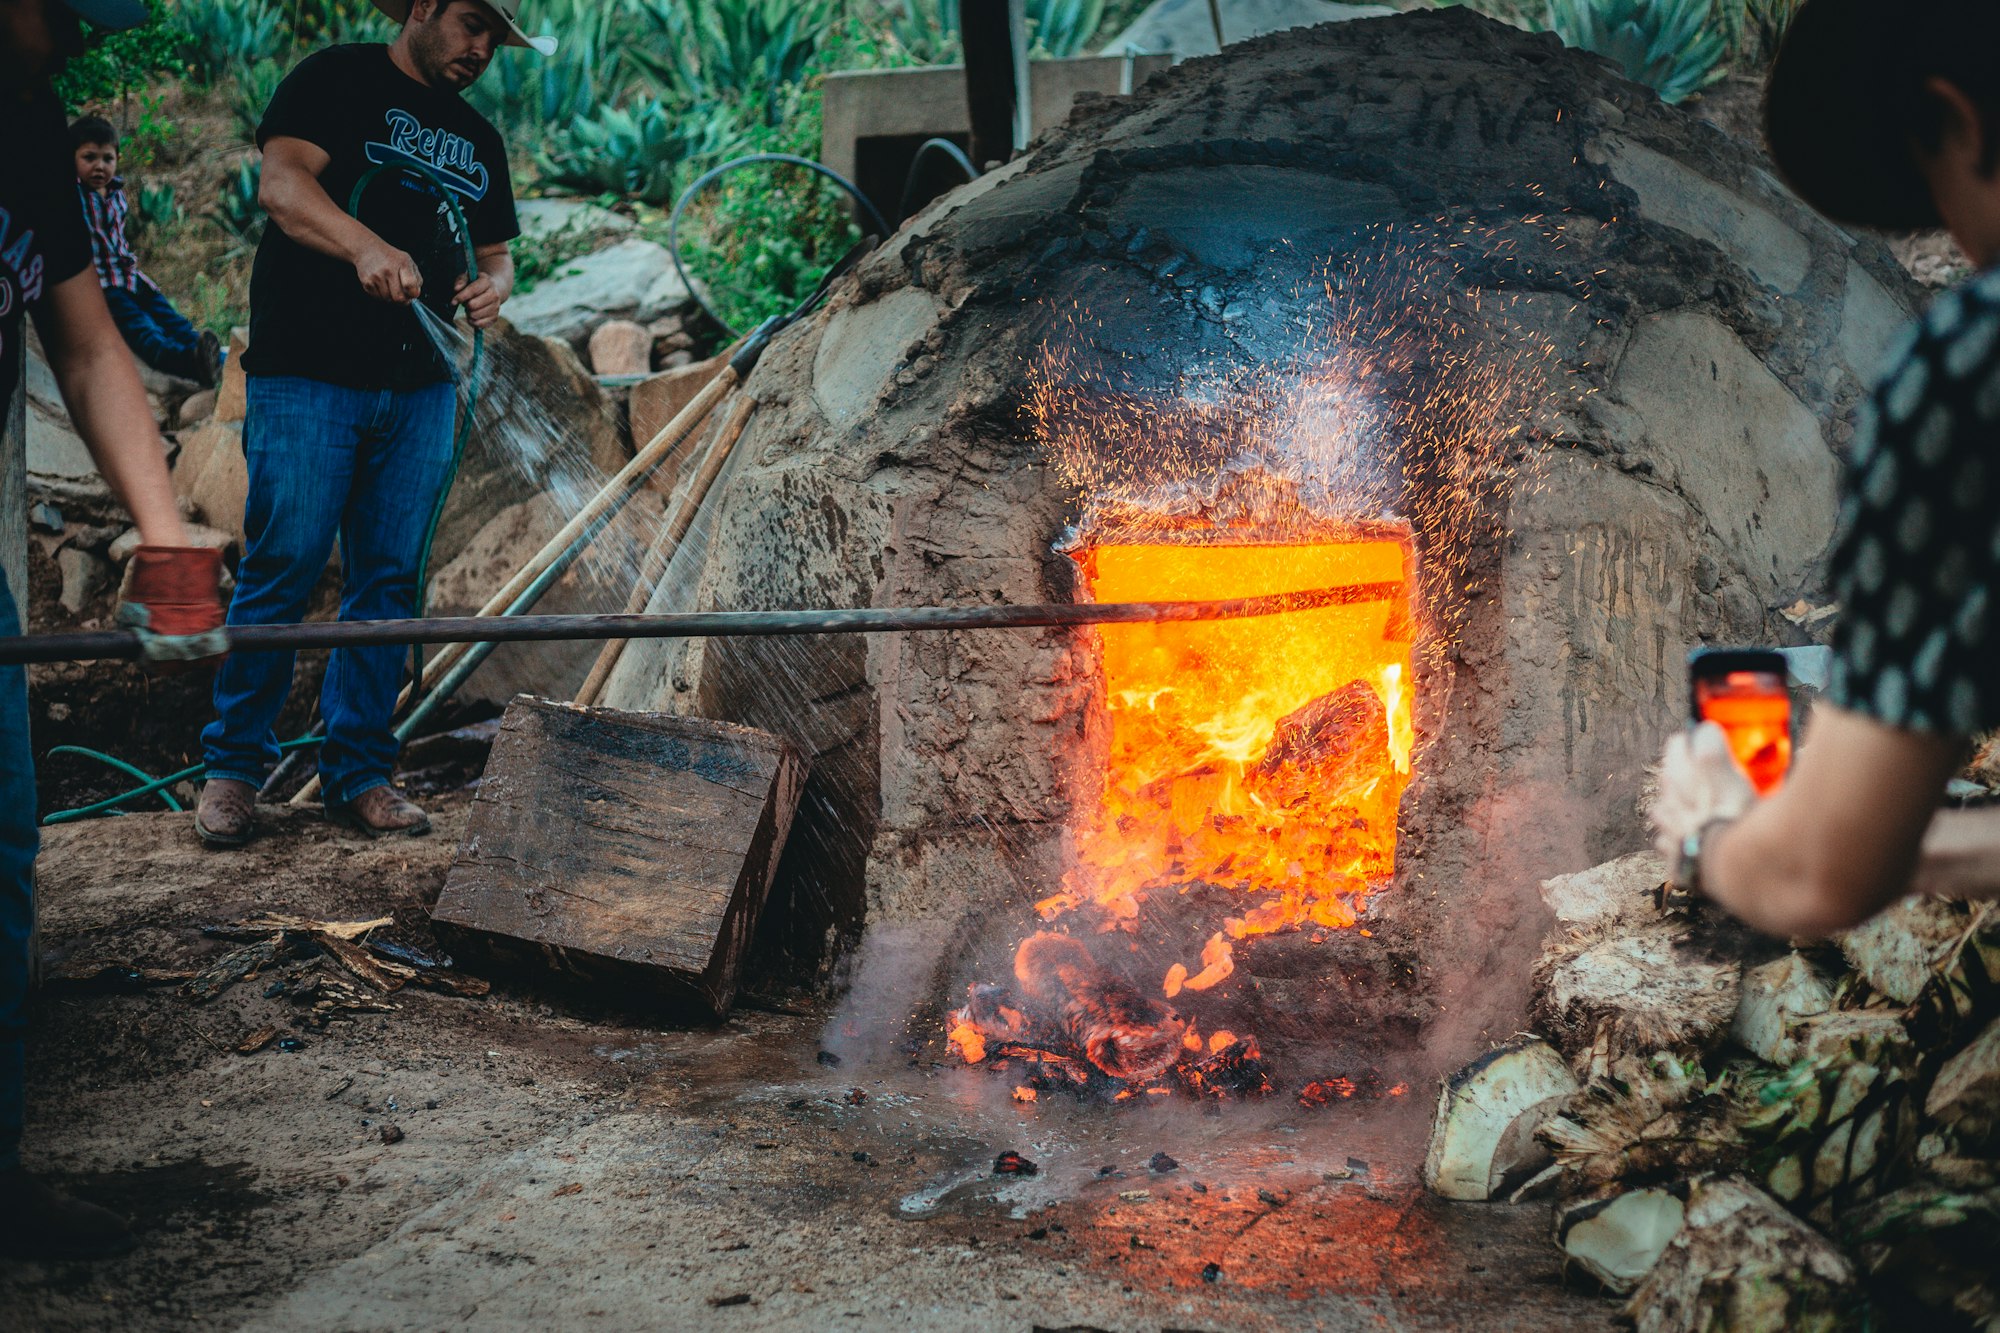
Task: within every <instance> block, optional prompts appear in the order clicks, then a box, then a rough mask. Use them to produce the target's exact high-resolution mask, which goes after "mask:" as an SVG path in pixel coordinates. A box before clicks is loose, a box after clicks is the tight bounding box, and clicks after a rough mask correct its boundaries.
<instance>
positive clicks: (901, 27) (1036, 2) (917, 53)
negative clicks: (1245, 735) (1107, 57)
mask: <svg viewBox="0 0 2000 1333" xmlns="http://www.w3.org/2000/svg"><path fill="white" fill-rule="evenodd" d="M1104 7H1105V0H1028V3H1027V28H1028V48H1029V51H1030V53H1031V54H1033V55H1036V56H1049V57H1054V58H1056V59H1065V58H1067V57H1069V56H1073V55H1077V54H1079V53H1080V52H1082V51H1083V49H1084V47H1085V46H1086V45H1087V44H1088V43H1089V41H1090V39H1091V38H1092V37H1094V36H1095V35H1096V34H1097V30H1098V28H1099V27H1101V26H1103V23H1104ZM882 17H883V23H884V26H885V27H886V28H887V29H888V33H889V35H890V36H891V37H892V38H894V39H895V42H896V45H898V46H900V47H901V48H902V49H903V51H904V52H905V53H907V54H908V55H909V57H910V58H911V59H912V60H914V61H916V62H917V63H918V64H921V65H941V64H944V63H946V62H948V61H953V60H957V59H958V58H959V54H960V37H959V20H958V0H890V2H889V3H888V4H887V5H886V6H885V12H884V14H883V16H882Z"/></svg>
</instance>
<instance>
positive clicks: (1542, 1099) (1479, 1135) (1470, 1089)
mask: <svg viewBox="0 0 2000 1333" xmlns="http://www.w3.org/2000/svg"><path fill="white" fill-rule="evenodd" d="M1350 1090H1351V1089H1350ZM1576 1090H1577V1085H1576V1076H1575V1075H1574V1074H1572V1073H1570V1071H1569V1066H1568V1065H1566V1064H1565V1063H1564V1062H1563V1058H1562V1056H1561V1055H1559V1054H1558V1053H1557V1052H1556V1049H1555V1048H1554V1047H1553V1046H1550V1045H1549V1044H1548V1043H1547V1042H1545V1041H1542V1040H1540V1039H1538V1038H1532V1037H1531V1038H1528V1039H1526V1040H1522V1041H1514V1042H1509V1043H1508V1044H1507V1045H1505V1046H1500V1047H1496V1048H1495V1049H1493V1050H1491V1051H1488V1052H1487V1053H1486V1054H1485V1055H1482V1056H1480V1057H1479V1058H1478V1059H1477V1060H1474V1061H1473V1062H1472V1063H1471V1064H1469V1065H1467V1066H1466V1067H1465V1068H1464V1069H1461V1070H1460V1071H1459V1072H1458V1073H1456V1074H1454V1075H1452V1076H1451V1078H1449V1079H1447V1080H1446V1081H1445V1085H1444V1087H1443V1089H1442V1090H1441V1091H1440V1092H1439V1094H1438V1107H1437V1119H1436V1121H1435V1122H1434V1123H1433V1125H1432V1127H1431V1143H1430V1150H1429V1151H1428V1152H1426V1153H1425V1154H1424V1184H1426V1185H1428V1186H1429V1187H1430V1188H1431V1189H1432V1190H1434V1191H1436V1192H1437V1193H1438V1194H1440V1195H1443V1196H1444V1197H1445V1198H1447V1199H1491V1198H1493V1197H1494V1196H1496V1195H1498V1194H1500V1193H1502V1192H1504V1191H1505V1189H1506V1188H1507V1185H1508V1182H1510V1181H1515V1180H1518V1179H1519V1178H1520V1177H1523V1176H1525V1175H1528V1174H1531V1173H1532V1172H1533V1171H1534V1170H1535V1169H1536V1168H1538V1167H1540V1166H1541V1165H1542V1164H1543V1163H1544V1162H1546V1161H1547V1160H1548V1154H1547V1152H1546V1151H1544V1150H1543V1148H1542V1147H1541V1145H1540V1144H1539V1143H1537V1141H1536V1139H1535V1132H1536V1131H1537V1130H1539V1129H1540V1128H1541V1127H1542V1124H1543V1122H1544V1121H1546V1120H1547V1119H1548V1118H1549V1117H1550V1116H1551V1115H1553V1114H1554V1113H1555V1111H1556V1110H1557V1108H1558V1107H1559V1106H1560V1105H1561V1103H1562V1102H1563V1100H1564V1099H1565V1098H1567V1097H1569V1096H1570V1095H1571V1094H1573V1093H1574V1092H1576Z"/></svg>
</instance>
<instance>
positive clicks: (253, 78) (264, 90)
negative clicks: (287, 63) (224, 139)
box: [229, 60, 285, 142]
mask: <svg viewBox="0 0 2000 1333" xmlns="http://www.w3.org/2000/svg"><path fill="white" fill-rule="evenodd" d="M284 79H285V67H284V66H283V65H280V64H279V63H278V62H277V61H275V60H260V61H258V62H257V63H256V64H254V65H252V66H250V67H249V68H248V69H245V70H243V71H242V72H241V73H239V74H238V75H237V76H236V84H235V87H234V88H233V89H232V90H231V91H230V94H229V110H230V112H231V113H232V114H234V115H235V117H236V128H237V129H238V130H239V131H240V132H241V133H242V135H243V138H244V140H245V141H246V142H251V141H254V140H255V139H256V138H257V124H258V122H259V121H261V120H263V119H264V108H265V107H267V106H269V105H271V98H272V97H273V95H275V94H276V93H277V91H278V85H279V84H280V83H282V82H284Z"/></svg>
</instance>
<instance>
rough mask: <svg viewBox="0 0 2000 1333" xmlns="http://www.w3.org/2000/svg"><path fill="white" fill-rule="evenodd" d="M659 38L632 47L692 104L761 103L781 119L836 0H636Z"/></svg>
mask: <svg viewBox="0 0 2000 1333" xmlns="http://www.w3.org/2000/svg"><path fill="white" fill-rule="evenodd" d="M632 3H633V5H634V6H635V8H636V9H637V10H638V12H639V13H640V14H641V15H643V16H644V17H645V19H646V20H647V21H648V22H649V23H650V24H651V27H652V38H653V40H651V41H646V42H639V43H635V44H634V45H633V46H632V47H630V48H629V51H628V54H629V55H630V56H631V58H632V63H633V64H634V65H636V66H638V67H639V69H640V70H642V71H643V72H644V73H645V74H646V75H647V76H648V77H649V78H650V79H651V80H652V81H653V83H654V85H655V86H656V88H657V89H658V91H659V92H660V93H661V94H663V95H665V96H668V97H671V98H673V99H675V100H678V101H681V102H683V103H686V104H690V105H701V104H705V103H715V102H722V101H727V102H731V103H734V104H736V105H738V106H744V107H752V106H754V107H755V109H756V112H757V114H758V116H759V118H760V119H761V120H762V121H763V123H764V124H765V125H775V124H777V117H778V103H779V100H780V98H781V97H782V95H783V94H784V91H785V90H786V89H788V88H790V87H792V86H794V85H796V84H798V83H801V82H803V81H804V79H805V78H806V76H807V74H808V73H809V72H810V71H811V67H812V65H813V60H814V57H815V56H816V55H817V54H818V53H819V48H820V44H821V42H822V41H823V39H824V38H825V37H826V35H827V33H828V31H829V30H831V28H832V26H833V21H834V17H835V0H632Z"/></svg>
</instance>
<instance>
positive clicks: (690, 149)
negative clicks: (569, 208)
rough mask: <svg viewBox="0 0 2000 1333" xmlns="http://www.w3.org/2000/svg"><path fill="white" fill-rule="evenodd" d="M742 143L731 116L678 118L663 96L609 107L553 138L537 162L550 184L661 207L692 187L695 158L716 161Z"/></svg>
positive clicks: (539, 170) (716, 115)
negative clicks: (684, 170) (684, 172)
mask: <svg viewBox="0 0 2000 1333" xmlns="http://www.w3.org/2000/svg"><path fill="white" fill-rule="evenodd" d="M735 139H736V133H735V127H734V125H733V124H732V123H731V122H730V120H729V118H728V116H727V115H726V114H719V113H712V114H710V115H708V116H706V117H703V116H699V115H694V114H691V113H690V114H676V113H675V112H674V111H673V110H671V109H670V108H669V107H667V106H666V105H665V104H664V103H662V102H661V101H660V100H659V99H658V98H652V97H649V98H646V99H645V100H643V101H635V102H633V103H631V104H630V105H628V106H623V107H602V108H600V109H599V110H598V112H597V114H596V115H594V116H587V117H585V118H583V119H581V120H578V121H576V122H574V123H573V124H571V125H569V126H567V127H566V128H565V129H563V130H562V131H560V132H559V133H557V134H556V135H554V136H553V138H552V140H551V143H550V146H549V147H548V148H547V149H546V150H544V151H542V152H541V153H540V154H539V155H538V156H537V158H536V166H537V171H538V174H539V176H540V179H541V181H542V183H543V184H545V185H552V186H555V187H556V188H558V189H563V190H570V191H573V192H575V193H578V194H585V195H599V194H610V195H618V196H621V197H623V198H627V199H635V200H637V201H639V202H640V203H646V204H652V205H654V206H655V207H661V206H664V205H667V204H670V203H672V202H673V200H674V195H675V193H676V192H677V190H678V189H679V187H680V185H682V184H684V183H685V181H684V180H683V179H682V178H681V176H680V175H679V171H680V168H681V167H682V165H683V164H685V163H687V162H688V161H689V160H690V159H692V158H696V157H700V158H702V159H704V160H707V159H712V158H714V157H716V156H718V155H719V154H721V153H722V152H724V151H726V149H727V148H728V147H729V145H730V144H731V143H732V142H734V141H735Z"/></svg>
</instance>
